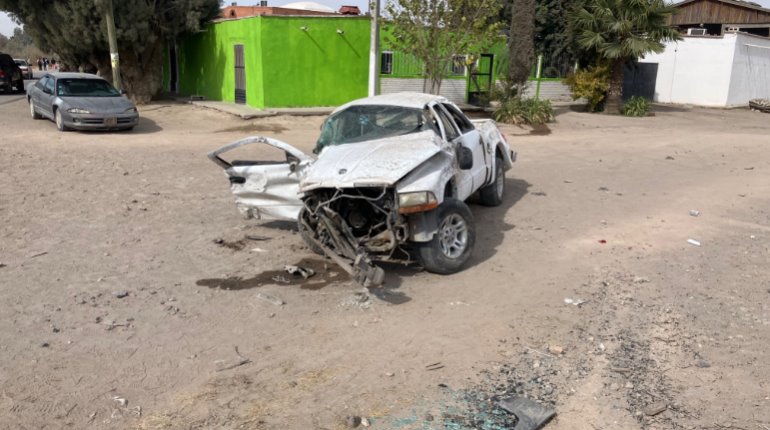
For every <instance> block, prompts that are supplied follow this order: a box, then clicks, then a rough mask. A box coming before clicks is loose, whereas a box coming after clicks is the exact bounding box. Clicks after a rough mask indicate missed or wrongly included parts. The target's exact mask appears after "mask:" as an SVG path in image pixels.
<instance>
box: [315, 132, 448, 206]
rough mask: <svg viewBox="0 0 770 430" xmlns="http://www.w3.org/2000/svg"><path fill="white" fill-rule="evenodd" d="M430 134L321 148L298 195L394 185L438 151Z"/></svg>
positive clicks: (433, 137)
mask: <svg viewBox="0 0 770 430" xmlns="http://www.w3.org/2000/svg"><path fill="white" fill-rule="evenodd" d="M440 143H441V141H440V140H439V139H438V137H437V136H436V134H435V133H434V132H433V131H424V132H420V133H414V134H407V135H404V136H397V137H389V138H386V139H380V140H372V141H368V142H360V143H349V144H345V145H337V146H328V147H326V148H324V150H323V151H322V152H321V155H320V156H319V157H318V160H317V161H316V162H315V163H313V165H312V166H311V168H310V170H309V171H308V174H307V176H305V178H304V179H303V180H302V182H301V183H300V191H303V192H304V191H310V190H313V189H316V188H349V187H353V186H366V185H373V186H374V185H393V184H395V183H396V182H397V181H398V180H399V179H401V178H403V177H404V176H406V174H408V173H409V172H411V171H412V170H414V169H415V168H416V167H417V166H419V165H420V164H422V163H424V162H425V161H426V160H428V159H429V158H431V157H432V156H434V155H435V154H437V153H438V152H439V151H441V148H440V146H439V144H440Z"/></svg>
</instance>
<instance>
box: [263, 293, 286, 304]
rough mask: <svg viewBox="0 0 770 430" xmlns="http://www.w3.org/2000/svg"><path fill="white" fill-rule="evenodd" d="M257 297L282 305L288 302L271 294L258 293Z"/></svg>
mask: <svg viewBox="0 0 770 430" xmlns="http://www.w3.org/2000/svg"><path fill="white" fill-rule="evenodd" d="M257 298H258V299H262V300H264V301H266V302H269V303H272V304H274V305H276V306H282V305H285V304H286V302H284V301H283V300H281V299H279V298H278V297H275V296H271V295H270V294H265V293H257Z"/></svg>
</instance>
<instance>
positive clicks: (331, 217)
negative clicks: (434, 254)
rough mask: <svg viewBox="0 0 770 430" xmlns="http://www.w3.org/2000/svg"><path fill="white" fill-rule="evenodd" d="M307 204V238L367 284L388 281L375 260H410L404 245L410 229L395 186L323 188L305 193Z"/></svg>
mask: <svg viewBox="0 0 770 430" xmlns="http://www.w3.org/2000/svg"><path fill="white" fill-rule="evenodd" d="M303 203H304V208H303V209H302V211H301V212H300V217H299V223H300V230H301V232H302V234H303V236H304V238H305V239H306V240H309V242H310V243H312V244H315V245H316V247H317V249H315V250H316V251H321V252H323V253H324V254H326V255H327V256H329V257H331V258H333V259H335V261H336V262H337V263H338V264H341V265H343V266H348V267H345V268H346V269H348V268H350V270H347V271H348V272H349V273H350V274H351V276H353V278H354V279H355V280H356V281H357V282H359V283H361V284H363V285H364V286H366V287H369V286H377V285H380V284H382V282H383V280H384V272H383V270H382V269H381V268H379V267H377V266H375V265H374V264H373V263H372V262H373V261H388V260H391V259H395V258H397V257H401V258H403V257H404V256H406V257H407V258H408V256H409V254H408V253H406V251H405V250H403V249H401V247H400V245H401V244H402V243H404V242H405V241H406V239H407V237H408V225H407V223H406V221H405V219H404V217H402V216H401V215H399V213H398V209H397V207H396V200H395V191H394V189H393V188H389V187H362V188H348V189H329V188H322V189H317V190H314V191H312V192H309V193H308V194H306V196H305V197H304V199H303ZM399 252H400V253H401V255H398V256H397V255H396V254H397V253H399ZM338 260H346V261H344V264H342V263H343V261H338Z"/></svg>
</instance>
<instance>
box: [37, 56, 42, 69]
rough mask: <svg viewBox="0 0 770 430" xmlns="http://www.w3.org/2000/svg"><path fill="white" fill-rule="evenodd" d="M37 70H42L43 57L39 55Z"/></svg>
mask: <svg viewBox="0 0 770 430" xmlns="http://www.w3.org/2000/svg"><path fill="white" fill-rule="evenodd" d="M37 70H38V71H39V72H42V71H43V59H42V58H40V57H38V58H37Z"/></svg>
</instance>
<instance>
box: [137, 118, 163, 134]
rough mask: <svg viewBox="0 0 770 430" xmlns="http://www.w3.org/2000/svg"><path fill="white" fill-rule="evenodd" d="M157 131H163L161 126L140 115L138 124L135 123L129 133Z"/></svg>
mask: <svg viewBox="0 0 770 430" xmlns="http://www.w3.org/2000/svg"><path fill="white" fill-rule="evenodd" d="M159 131H163V128H162V127H160V126H159V125H158V123H156V122H155V121H153V120H151V119H149V118H146V117H143V116H140V117H139V124H137V126H136V127H134V129H133V130H132V131H131V132H130V133H131V134H152V133H157V132H159Z"/></svg>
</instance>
